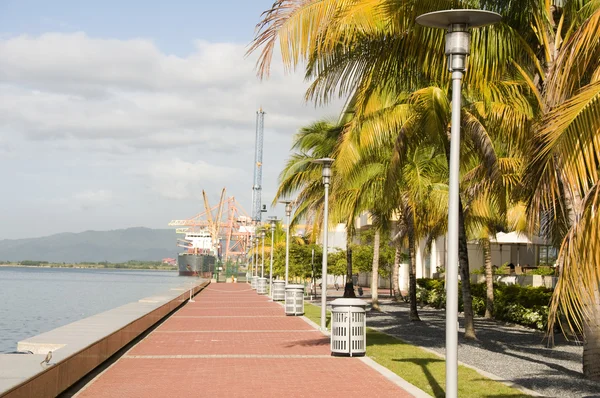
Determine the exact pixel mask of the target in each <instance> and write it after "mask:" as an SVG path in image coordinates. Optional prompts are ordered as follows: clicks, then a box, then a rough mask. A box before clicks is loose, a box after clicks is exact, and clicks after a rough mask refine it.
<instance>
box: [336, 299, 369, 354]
mask: <svg viewBox="0 0 600 398" xmlns="http://www.w3.org/2000/svg"><path fill="white" fill-rule="evenodd" d="M366 306H367V303H365V302H364V301H363V300H360V299H351V298H340V299H337V300H333V301H332V302H331V352H332V354H334V355H349V356H351V357H352V356H357V355H359V356H362V355H365V352H366V349H367V333H366V331H367V317H366V310H365V307H366Z"/></svg>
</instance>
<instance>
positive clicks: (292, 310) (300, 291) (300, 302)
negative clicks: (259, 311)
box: [285, 285, 304, 315]
mask: <svg viewBox="0 0 600 398" xmlns="http://www.w3.org/2000/svg"><path fill="white" fill-rule="evenodd" d="M285 314H286V315H304V285H287V286H286V287H285Z"/></svg>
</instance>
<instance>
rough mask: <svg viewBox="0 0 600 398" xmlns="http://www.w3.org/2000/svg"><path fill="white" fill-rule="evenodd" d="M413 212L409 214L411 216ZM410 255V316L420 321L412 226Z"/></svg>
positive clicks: (409, 237) (413, 319)
mask: <svg viewBox="0 0 600 398" xmlns="http://www.w3.org/2000/svg"><path fill="white" fill-rule="evenodd" d="M410 217H412V214H411V215H409V218H410ZM408 255H409V256H410V259H409V261H410V267H409V275H408V297H409V299H410V316H409V319H410V320H411V321H420V320H421V318H419V312H418V311H417V259H416V257H415V234H414V232H413V229H412V228H409V232H408Z"/></svg>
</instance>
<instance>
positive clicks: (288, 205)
mask: <svg viewBox="0 0 600 398" xmlns="http://www.w3.org/2000/svg"><path fill="white" fill-rule="evenodd" d="M279 203H283V204H284V205H285V215H286V216H288V217H289V216H290V215H291V214H292V201H291V200H280V201H279Z"/></svg>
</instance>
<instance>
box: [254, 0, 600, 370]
mask: <svg viewBox="0 0 600 398" xmlns="http://www.w3.org/2000/svg"><path fill="white" fill-rule="evenodd" d="M461 7H467V8H468V7H483V8H487V9H491V10H495V11H498V12H500V13H501V14H502V15H504V22H503V23H501V24H498V25H496V26H492V27H487V28H484V29H480V30H476V31H474V32H473V37H472V43H473V45H472V56H471V57H470V59H469V70H470V72H469V73H467V75H466V77H465V80H466V83H467V84H466V85H465V93H466V94H467V95H470V94H472V93H475V94H477V95H476V96H478V97H479V98H483V99H484V100H486V101H489V100H491V99H494V98H495V97H497V95H498V93H501V94H502V93H503V92H504V94H506V93H508V94H511V92H512V93H514V92H515V91H517V92H518V91H521V87H522V84H526V85H527V89H528V90H529V91H528V94H529V97H530V98H528V100H530V103H531V105H532V108H533V111H534V114H535V115H536V117H535V118H534V120H536V121H537V123H536V124H535V125H534V126H533V131H534V137H533V139H531V137H523V138H524V139H526V140H529V141H531V142H529V143H527V142H526V143H523V142H519V140H517V141H515V142H514V143H515V145H530V149H529V151H528V153H530V154H535V156H532V158H528V159H527V161H528V162H529V165H528V167H527V175H528V178H529V179H528V181H527V184H526V186H527V187H528V188H530V189H529V194H528V212H529V220H530V231H531V232H537V231H542V232H543V233H544V234H546V235H547V236H548V237H550V238H552V239H553V241H554V242H555V243H556V244H557V245H559V246H560V247H561V250H560V254H559V267H560V269H561V273H560V275H561V279H560V283H559V285H558V286H557V288H556V290H555V292H556V294H555V296H554V301H553V306H552V308H553V313H554V314H555V313H556V311H557V310H558V308H559V306H560V307H561V308H562V310H563V311H566V312H568V313H569V314H570V315H571V316H572V319H574V322H575V325H574V326H576V327H582V328H584V329H585V331H586V333H585V334H586V342H590V344H589V345H586V348H585V352H586V354H585V355H584V372H585V373H586V375H588V376H590V377H596V378H598V377H600V376H599V375H600V361H598V360H596V361H595V362H592V361H590V360H589V358H596V359H597V358H598V357H599V356H600V352H598V351H596V352H594V353H593V354H592V356H590V355H588V354H589V352H590V350H591V349H592V347H600V343H597V342H598V341H600V326H594V327H591V325H600V322H597V321H596V320H597V319H598V313H600V299H599V298H598V297H599V296H600V294H598V293H597V291H598V288H597V286H598V282H599V279H600V271H599V265H598V264H600V262H599V261H598V256H599V255H600V254H599V253H600V252H599V250H600V249H599V248H598V247H597V246H594V245H593V244H590V242H596V240H592V238H593V239H596V238H597V236H596V235H594V233H595V232H594V231H597V230H598V228H597V225H596V223H597V222H598V221H597V218H595V211H594V209H595V208H597V204H598V203H597V200H598V196H597V195H596V192H597V185H598V159H599V158H600V156H599V155H598V154H599V148H598V142H599V139H598V134H599V130H600V129H599V128H598V126H597V123H598V120H599V119H600V118H598V117H597V115H598V114H599V113H600V112H599V106H600V101H599V100H598V99H599V96H600V93H599V92H600V84H598V80H599V79H598V77H599V75H600V73H598V70H599V65H598V64H599V60H600V57H599V56H598V55H600V44H599V43H600V40H599V38H600V37H599V36H600V29H599V23H600V12H599V8H600V4H599V3H598V2H597V1H585V0H564V1H541V0H524V1H500V2H498V1H490V0H482V1H450V0H448V1H443V0H419V1H416V0H413V1H411V0H409V1H403V2H398V1H392V0H380V1H369V0H364V1H337V0H322V1H300V0H296V1H293V0H280V1H276V2H275V3H274V5H273V7H272V9H271V10H269V11H268V12H266V13H265V14H264V18H263V20H262V22H261V23H260V24H259V31H258V34H257V37H256V40H255V43H254V44H255V45H254V47H253V48H252V50H256V49H257V48H259V47H262V49H263V51H262V53H261V57H260V59H259V71H260V73H262V74H263V75H264V74H266V73H268V66H269V64H270V59H271V56H272V50H273V47H274V45H275V43H276V41H277V39H279V41H280V45H281V49H282V57H283V60H284V63H285V64H286V66H287V67H290V68H292V67H295V66H296V65H298V63H299V62H301V61H307V65H308V67H307V76H308V77H309V78H312V79H313V84H312V86H311V88H310V90H309V92H308V93H307V95H308V96H309V97H313V98H315V99H316V100H322V101H327V100H328V99H329V98H330V97H332V96H333V95H347V94H349V93H355V94H356V104H357V108H356V112H357V114H358V115H359V116H360V114H361V112H363V111H364V110H365V104H367V103H368V101H369V98H370V97H371V96H372V95H373V93H376V92H377V91H378V90H381V89H382V88H385V89H387V90H393V91H394V93H400V92H412V91H415V90H416V89H419V88H422V87H424V86H429V85H431V83H435V84H436V85H438V86H441V87H444V86H447V81H448V74H447V72H446V69H445V59H444V56H443V53H444V51H443V45H444V43H443V42H444V40H443V32H439V31H435V30H431V29H427V28H419V27H415V26H414V18H415V17H416V16H417V15H419V14H421V13H424V12H427V11H434V10H438V9H444V8H461ZM473 71H475V73H473ZM507 77H509V78H510V79H512V80H517V81H518V82H519V83H520V84H517V85H514V84H513V85H508V86H507V85H505V86H501V85H499V84H498V83H499V82H502V81H503V80H505V79H506V78H507ZM461 215H462V211H461ZM463 219H464V217H463ZM462 226H463V227H464V225H462ZM594 227H596V228H594ZM461 238H462V239H461V248H464V247H466V240H465V239H466V233H465V231H464V228H461ZM461 259H462V260H464V259H465V256H463V255H461ZM461 272H462V273H463V276H464V273H465V272H466V273H467V274H468V267H465V266H464V265H463V264H461ZM582 275H584V276H585V277H583V276H582ZM582 287H583V288H582ZM463 289H464V287H463ZM549 327H550V328H551V327H552V322H550V323H549ZM586 344H587V343H586ZM594 363H595V366H594Z"/></svg>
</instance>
